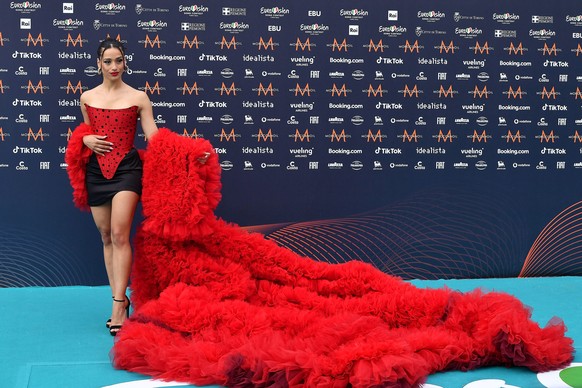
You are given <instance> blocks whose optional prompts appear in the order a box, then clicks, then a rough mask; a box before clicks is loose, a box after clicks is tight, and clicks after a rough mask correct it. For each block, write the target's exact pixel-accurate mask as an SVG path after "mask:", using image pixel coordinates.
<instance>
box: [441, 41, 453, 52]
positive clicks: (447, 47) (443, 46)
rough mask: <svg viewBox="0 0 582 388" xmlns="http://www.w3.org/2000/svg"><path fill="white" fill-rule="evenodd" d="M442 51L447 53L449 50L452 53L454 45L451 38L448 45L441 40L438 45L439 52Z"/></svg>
mask: <svg viewBox="0 0 582 388" xmlns="http://www.w3.org/2000/svg"><path fill="white" fill-rule="evenodd" d="M443 51H444V52H445V53H447V54H448V53H449V51H451V53H452V54H454V53H455V45H454V44H453V41H452V40H451V42H450V43H449V45H448V46H447V45H445V41H444V40H441V45H440V46H439V53H441V54H442V53H443Z"/></svg>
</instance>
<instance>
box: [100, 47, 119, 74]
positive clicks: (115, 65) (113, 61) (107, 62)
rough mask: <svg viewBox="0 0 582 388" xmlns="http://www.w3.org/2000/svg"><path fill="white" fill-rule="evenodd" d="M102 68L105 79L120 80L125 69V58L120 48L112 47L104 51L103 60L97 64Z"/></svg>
mask: <svg viewBox="0 0 582 388" xmlns="http://www.w3.org/2000/svg"><path fill="white" fill-rule="evenodd" d="M97 65H98V66H101V71H102V72H103V77H104V78H109V79H112V80H114V79H118V78H121V74H122V73H123V70H124V69H125V58H123V54H122V53H121V51H120V50H119V49H118V48H115V47H110V48H108V49H105V50H104V51H103V54H102V55H101V59H100V60H99V61H98V63H97Z"/></svg>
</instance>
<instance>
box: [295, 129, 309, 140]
mask: <svg viewBox="0 0 582 388" xmlns="http://www.w3.org/2000/svg"><path fill="white" fill-rule="evenodd" d="M297 139H299V141H301V142H303V140H307V142H308V143H309V129H306V130H305V132H303V135H302V134H301V133H300V132H299V130H298V129H295V142H296V143H297Z"/></svg>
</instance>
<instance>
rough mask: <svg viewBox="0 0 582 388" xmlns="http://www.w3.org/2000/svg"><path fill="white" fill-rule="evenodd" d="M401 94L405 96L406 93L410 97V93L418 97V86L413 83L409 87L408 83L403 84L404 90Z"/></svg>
mask: <svg viewBox="0 0 582 388" xmlns="http://www.w3.org/2000/svg"><path fill="white" fill-rule="evenodd" d="M402 94H403V96H404V97H406V95H407V94H408V97H412V95H415V96H416V97H417V98H418V86H416V85H414V88H412V89H410V88H408V85H404V91H403V93H402Z"/></svg>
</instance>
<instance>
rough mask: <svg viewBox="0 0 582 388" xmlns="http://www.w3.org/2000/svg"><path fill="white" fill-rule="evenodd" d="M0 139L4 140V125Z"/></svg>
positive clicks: (0, 130)
mask: <svg viewBox="0 0 582 388" xmlns="http://www.w3.org/2000/svg"><path fill="white" fill-rule="evenodd" d="M0 139H2V141H4V130H3V129H2V127H0Z"/></svg>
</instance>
